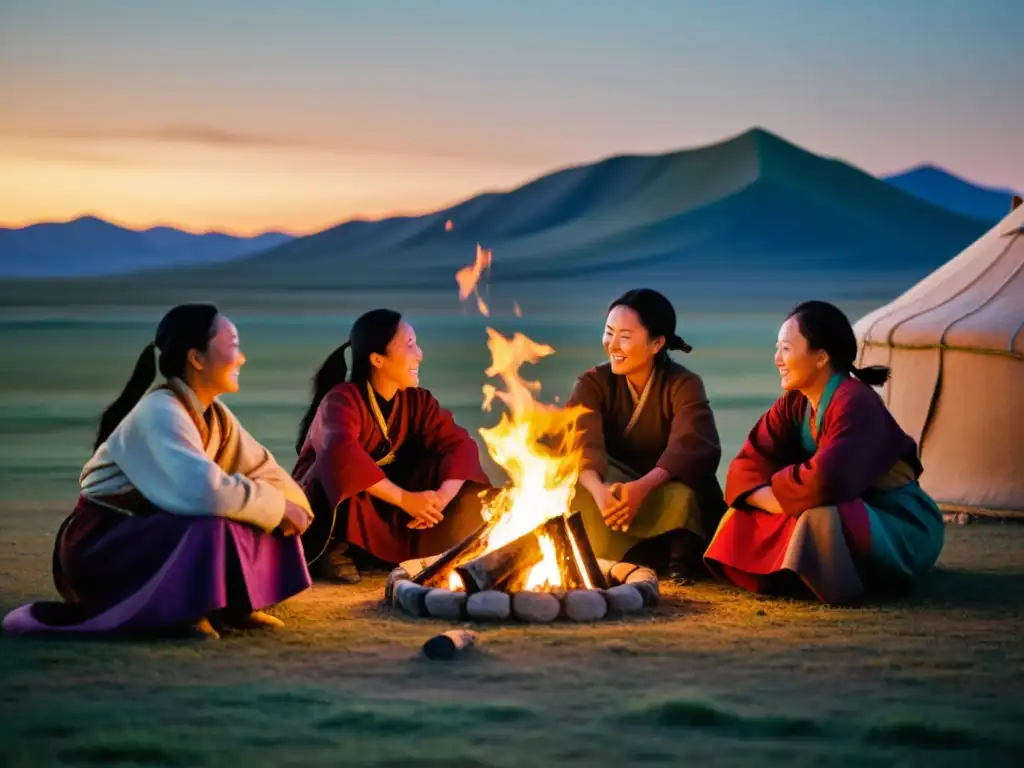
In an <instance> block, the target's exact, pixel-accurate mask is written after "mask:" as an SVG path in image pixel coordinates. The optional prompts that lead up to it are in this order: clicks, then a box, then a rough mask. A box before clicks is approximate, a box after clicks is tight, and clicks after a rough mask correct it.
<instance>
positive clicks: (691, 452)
mask: <svg viewBox="0 0 1024 768" xmlns="http://www.w3.org/2000/svg"><path fill="white" fill-rule="evenodd" d="M603 343H604V349H605V353H606V354H607V355H608V362H607V363H604V364H602V365H599V366H596V367H595V368H591V369H590V370H589V371H587V372H586V373H584V374H583V375H582V376H580V377H579V379H577V381H576V385H575V386H574V387H573V391H572V394H571V395H570V398H569V404H570V405H582V406H584V407H585V408H586V409H587V410H588V413H586V414H585V415H584V416H583V417H581V419H580V428H581V432H582V445H583V465H582V468H581V472H580V481H579V485H578V487H577V489H576V495H575V497H574V501H573V508H574V509H578V510H579V511H580V512H581V513H582V514H583V519H584V522H585V524H586V529H587V535H588V537H589V539H590V541H591V545H592V546H593V548H594V551H595V554H597V556H598V557H602V558H607V559H611V560H619V559H623V558H624V557H626V554H627V552H629V551H630V550H631V549H633V548H634V547H636V545H638V544H640V543H641V542H643V541H645V540H652V539H659V540H660V541H661V542H663V543H665V544H667V545H668V549H669V551H670V564H669V570H670V572H672V573H673V574H675V575H692V574H693V573H694V572H696V571H697V570H699V569H700V568H701V566H700V558H701V554H702V552H703V549H704V547H705V546H706V545H707V542H708V540H709V539H710V537H711V535H712V534H713V533H714V531H715V528H716V527H717V526H718V522H719V520H720V519H721V517H722V514H723V513H724V511H725V502H724V500H723V497H722V489H721V486H720V485H719V483H718V479H717V478H716V477H715V472H716V471H717V470H718V464H719V462H720V461H721V458H722V447H721V443H720V442H719V438H718V429H717V428H716V426H715V417H714V414H713V413H712V411H711V405H710V403H709V402H708V397H707V394H706V392H705V390H704V383H703V381H702V380H701V378H700V376H698V375H697V374H696V373H693V372H692V371H690V370H688V369H687V368H684V367H683V366H682V365H679V364H678V363H676V362H675V361H673V360H672V359H671V358H670V357H669V354H668V353H669V350H678V351H681V352H689V351H690V349H691V348H690V346H689V345H688V344H687V343H686V342H685V341H683V340H682V339H681V338H680V337H679V336H678V335H677V334H676V313H675V310H674V309H673V307H672V304H671V303H670V302H669V300H668V299H667V298H665V297H664V296H663V295H661V294H660V293H658V292H657V291H653V290H651V289H647V288H644V289H638V290H632V291H629V292H627V293H625V294H623V295H622V296H620V297H619V298H618V299H616V300H615V301H614V302H612V304H611V306H610V308H609V311H608V317H607V321H606V324H605V331H604V339H603Z"/></svg>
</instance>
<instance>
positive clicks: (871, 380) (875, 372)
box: [850, 365, 891, 387]
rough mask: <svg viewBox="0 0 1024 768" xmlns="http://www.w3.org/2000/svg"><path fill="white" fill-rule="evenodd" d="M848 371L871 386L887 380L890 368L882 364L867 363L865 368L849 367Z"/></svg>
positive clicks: (880, 384) (879, 384)
mask: <svg viewBox="0 0 1024 768" xmlns="http://www.w3.org/2000/svg"><path fill="white" fill-rule="evenodd" d="M850 373H852V374H853V375H854V376H856V377H857V378H858V379H860V380H861V381H863V382H864V383H865V384H867V385H868V386H871V387H880V386H882V385H883V384H885V382H887V381H888V380H889V375H890V373H891V370H890V369H889V368H886V367H885V366H884V365H869V366H868V367H867V368H858V367H857V366H855V365H854V366H851V367H850Z"/></svg>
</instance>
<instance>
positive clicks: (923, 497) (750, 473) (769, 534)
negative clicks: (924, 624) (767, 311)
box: [704, 301, 944, 604]
mask: <svg viewBox="0 0 1024 768" xmlns="http://www.w3.org/2000/svg"><path fill="white" fill-rule="evenodd" d="M856 354H857V340H856V337H855V336H854V333H853V329H852V328H851V327H850V323H849V321H848V320H847V319H846V316H845V315H844V314H843V313H842V312H841V311H840V310H839V309H838V308H836V307H834V306H833V305H831V304H827V303H825V302H821V301H810V302H806V303H804V304H801V305H800V306H798V307H797V308H796V309H794V310H793V311H792V312H791V313H790V314H789V316H788V317H787V319H786V321H785V323H783V325H782V328H781V329H780V330H779V338H778V345H777V351H776V353H775V365H776V367H777V368H778V369H779V373H780V375H781V378H782V388H783V389H784V390H785V392H784V394H783V395H782V397H780V398H779V399H778V400H777V401H776V403H775V405H773V406H772V407H771V409H770V410H769V411H768V412H767V413H766V414H765V415H764V416H762V417H761V418H760V419H759V420H758V422H757V424H755V425H754V428H753V429H752V430H751V432H750V435H749V436H748V437H747V441H746V443H745V444H744V446H743V448H742V449H741V450H740V452H739V455H738V456H736V458H735V459H734V460H733V462H732V464H731V465H730V466H729V473H728V476H727V479H726V489H725V496H726V501H727V502H728V504H729V506H730V507H731V508H730V509H729V511H728V512H727V514H726V516H725V517H724V518H722V522H721V524H720V525H719V527H718V531H717V533H716V534H715V537H714V539H713V540H712V542H711V545H710V546H709V547H708V550H707V552H706V553H705V555H704V558H705V561H706V562H707V564H708V566H709V567H710V568H711V569H712V571H714V572H715V573H716V574H718V575H719V576H721V577H723V578H726V579H729V580H730V581H732V582H733V583H735V584H737V585H738V586H741V587H743V588H745V589H749V590H751V591H754V592H771V593H785V592H793V591H796V592H797V593H804V594H806V593H808V592H810V593H812V594H813V595H815V596H816V597H817V598H818V599H820V600H822V601H823V602H826V603H834V604H839V603H849V602H852V601H855V600H858V599H860V598H861V597H863V596H864V595H865V594H867V593H871V592H876V593H877V592H881V591H892V590H902V589H904V588H906V587H907V586H909V585H910V584H912V583H913V582H914V581H915V580H916V579H917V578H918V577H920V576H921V575H922V574H923V573H925V572H926V571H927V570H928V569H929V568H931V567H932V565H934V563H935V561H936V560H937V559H938V556H939V553H940V552H941V551H942V543H943V536H944V527H943V521H942V515H941V513H940V511H939V508H938V506H937V505H936V504H935V502H934V501H933V500H932V499H931V498H930V497H929V496H928V494H927V493H925V492H924V491H923V490H922V489H921V486H920V485H918V482H917V479H918V477H919V476H920V475H921V472H922V471H923V470H922V467H921V463H920V461H919V460H918V456H917V444H916V443H915V442H914V440H913V439H912V438H911V437H910V436H909V435H907V434H906V433H905V432H904V431H903V430H902V429H901V428H900V426H899V425H898V424H897V423H896V420H895V419H894V418H893V417H892V415H891V414H890V413H889V411H888V409H887V408H886V407H885V404H884V403H883V402H882V399H881V398H880V397H879V396H878V394H877V393H876V392H875V391H874V390H873V389H872V388H871V387H872V386H881V385H882V384H884V383H885V381H886V379H887V378H888V376H889V370H888V369H887V368H884V367H881V366H872V367H869V368H863V369H862V368H857V367H856V366H854V359H855V357H856Z"/></svg>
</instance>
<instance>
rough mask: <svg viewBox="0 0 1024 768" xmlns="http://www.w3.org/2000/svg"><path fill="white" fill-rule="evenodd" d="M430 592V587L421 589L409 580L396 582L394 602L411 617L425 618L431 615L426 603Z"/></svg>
mask: <svg viewBox="0 0 1024 768" xmlns="http://www.w3.org/2000/svg"><path fill="white" fill-rule="evenodd" d="M430 592H431V589H430V587H421V586H420V585H419V584H414V583H413V582H411V581H408V580H404V581H398V582H395V591H394V600H393V602H394V604H396V605H398V606H399V607H401V609H402V610H403V611H405V612H406V613H408V614H409V615H410V616H416V617H417V618H423V617H425V616H429V615H430V614H429V613H427V607H426V602H425V601H426V597H427V595H428V594H429V593H430Z"/></svg>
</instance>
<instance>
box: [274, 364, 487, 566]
mask: <svg viewBox="0 0 1024 768" xmlns="http://www.w3.org/2000/svg"><path fill="white" fill-rule="evenodd" d="M364 391H365V385H362V386H360V385H358V384H355V383H352V382H346V383H344V384H340V385H338V386H337V387H335V388H334V389H332V390H331V391H330V392H328V393H327V395H326V396H325V397H324V399H323V400H322V401H321V403H320V405H319V407H318V408H317V412H316V415H315V416H314V418H313V421H312V423H311V424H310V428H309V432H308V434H307V435H306V440H305V442H304V444H303V446H302V450H301V451H300V453H299V458H298V461H297V462H296V465H295V469H294V470H293V476H294V477H295V478H296V480H298V482H299V484H300V485H301V486H302V487H303V488H304V489H305V490H306V491H307V493H308V494H309V496H310V498H311V500H312V501H313V504H314V511H315V512H316V513H317V514H318V516H321V515H322V516H324V517H328V516H332V515H333V514H334V513H335V511H336V510H338V509H339V506H340V505H344V509H343V510H341V511H343V512H344V518H345V519H344V520H343V521H342V522H341V524H340V525H339V527H341V530H340V531H337V530H336V531H335V535H336V536H337V535H340V536H342V537H343V538H344V539H345V540H346V541H348V542H349V543H350V544H354V545H355V546H357V547H360V548H362V549H365V550H367V551H369V552H371V553H372V554H374V555H375V556H376V557H378V558H380V559H381V560H384V561H386V562H393V563H397V562H401V561H402V560H406V559H408V558H410V557H417V556H422V553H421V546H420V544H421V539H424V538H425V537H426V538H428V540H436V538H437V534H438V533H439V532H438V531H436V530H433V529H431V530H430V531H427V532H423V531H415V530H410V529H409V528H408V527H407V524H408V522H409V520H410V518H409V517H408V515H406V514H405V513H404V512H402V511H401V510H398V509H397V508H396V507H394V506H392V505H390V504H387V503H385V502H383V501H381V500H380V499H374V498H373V497H372V496H371V495H370V494H369V493H368V492H367V491H368V489H369V488H371V487H372V486H374V485H376V484H377V483H378V482H380V481H381V480H383V479H384V478H387V479H389V480H391V481H392V482H393V483H395V484H396V485H397V486H399V487H400V488H402V489H403V490H406V491H413V492H415V491H422V490H436V489H437V488H439V487H440V485H441V484H442V483H443V482H445V481H446V480H462V481H466V483H467V485H471V486H479V487H488V486H490V482H489V480H488V478H487V475H486V473H485V472H484V470H483V467H482V465H481V463H480V450H479V447H478V445H477V444H476V442H475V441H474V440H473V438H472V437H471V436H470V434H469V432H467V431H466V430H465V429H463V428H462V427H460V426H458V425H457V424H456V423H455V420H454V418H453V417H452V414H451V412H450V411H448V410H446V409H444V408H442V407H441V405H440V403H439V402H438V401H437V398H435V397H434V396H433V395H432V394H431V393H430V392H429V391H427V390H425V389H421V388H413V389H407V390H404V391H401V392H398V393H397V394H396V395H395V398H394V400H393V401H392V405H391V407H392V409H393V411H392V414H391V419H390V421H391V424H390V426H389V433H390V438H391V440H392V444H393V445H394V446H396V450H395V460H394V462H393V463H391V464H386V465H384V466H378V464H377V461H375V459H374V455H377V454H378V453H382V452H383V451H382V449H381V444H382V443H383V441H384V438H383V435H382V434H381V430H380V428H379V426H378V425H377V423H376V421H375V420H374V416H373V413H372V412H371V410H370V407H369V404H368V400H367V395H366V394H364ZM458 513H459V510H457V509H453V510H451V515H453V516H454V515H458ZM449 516H450V515H449V512H447V511H446V514H445V517H446V522H445V523H443V524H441V525H455V527H456V528H457V531H458V532H453V537H454V538H457V537H458V535H459V533H461V532H462V531H463V530H465V528H464V525H463V521H458V520H451V521H449V520H448V519H447V518H448V517H449ZM339 520H340V518H339ZM477 522H479V517H477ZM310 536H311V537H310V538H309V539H308V540H307V549H308V550H309V555H310V556H311V557H315V556H316V555H317V554H318V552H319V551H321V550H322V548H323V546H324V545H325V544H328V543H329V542H327V541H323V538H324V537H325V536H330V532H329V529H328V530H325V531H322V532H321V531H320V529H318V530H316V531H311V533H310ZM314 539H316V541H315V542H314ZM451 543H452V544H454V543H457V541H452V542H451ZM427 554H436V553H434V552H430V553H427Z"/></svg>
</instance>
